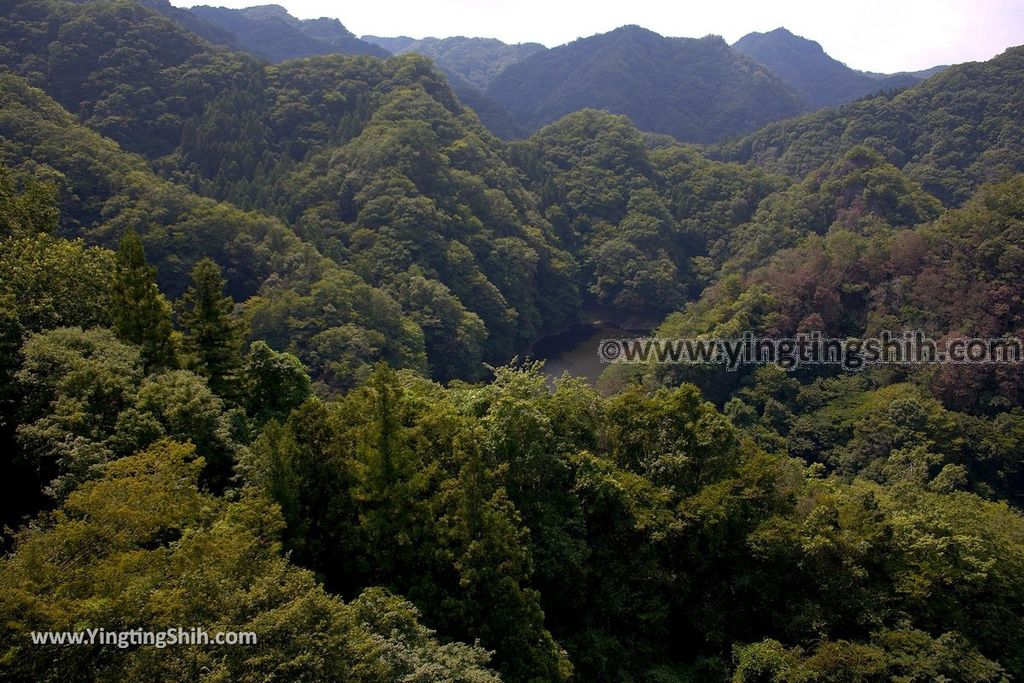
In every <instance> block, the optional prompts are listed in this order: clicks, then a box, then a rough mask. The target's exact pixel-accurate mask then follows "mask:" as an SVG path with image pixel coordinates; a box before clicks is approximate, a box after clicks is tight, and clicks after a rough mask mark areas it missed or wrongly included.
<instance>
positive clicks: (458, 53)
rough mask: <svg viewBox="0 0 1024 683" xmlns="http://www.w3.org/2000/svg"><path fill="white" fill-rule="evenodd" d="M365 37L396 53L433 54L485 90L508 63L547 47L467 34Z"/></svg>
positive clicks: (444, 65)
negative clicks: (452, 35)
mask: <svg viewBox="0 0 1024 683" xmlns="http://www.w3.org/2000/svg"><path fill="white" fill-rule="evenodd" d="M363 40H366V41H368V42H371V43H374V44H375V45H379V46H381V47H383V48H384V49H385V50H388V51H389V52H391V53H393V54H396V55H397V54H404V53H406V52H415V53H417V54H421V55H424V56H426V57H430V58H431V59H433V60H434V63H435V64H437V66H438V68H439V69H441V70H442V71H444V72H445V73H448V74H452V73H455V74H458V75H459V76H461V77H462V78H464V79H465V80H466V81H468V82H469V83H472V84H473V85H474V86H476V87H477V88H480V89H481V90H485V89H486V88H487V86H488V85H490V83H491V81H492V80H494V77H495V76H497V75H498V74H499V73H501V72H502V71H503V70H504V69H505V68H506V67H508V66H510V65H512V64H515V63H516V62H519V61H522V60H523V59H526V58H527V57H529V56H530V55H533V54H536V53H538V52H543V51H545V50H547V48H546V47H544V46H543V45H541V44H540V43H518V44H516V45H508V44H506V43H503V42H501V41H500V40H497V39H494V38H466V37H465V36H454V37H451V38H423V39H421V40H417V39H415V38H408V37H406V36H400V37H397V38H381V37H378V36H363Z"/></svg>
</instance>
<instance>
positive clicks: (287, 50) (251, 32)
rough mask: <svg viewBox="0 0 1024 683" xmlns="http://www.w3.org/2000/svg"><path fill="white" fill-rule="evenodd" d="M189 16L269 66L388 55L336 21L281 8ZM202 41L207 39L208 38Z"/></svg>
mask: <svg viewBox="0 0 1024 683" xmlns="http://www.w3.org/2000/svg"><path fill="white" fill-rule="evenodd" d="M188 12H190V13H191V14H192V15H193V16H195V17H197V18H199V20H201V21H203V22H205V23H207V24H209V25H212V26H216V27H217V28H219V29H221V30H223V31H226V32H227V33H229V34H230V35H231V36H232V38H233V39H234V40H233V43H231V45H232V46H234V47H237V48H239V49H242V50H246V51H247V52H251V53H253V54H254V55H257V56H259V57H262V58H264V59H266V60H269V61H271V62H280V61H284V60H285V59H294V58H296V57H311V56H313V55H326V54H335V53H337V54H346V55H371V56H373V57H387V56H388V55H389V53H388V51H387V50H384V49H381V48H379V47H377V46H376V45H373V44H371V43H367V42H366V41H363V40H360V39H359V38H357V37H356V36H355V35H354V34H353V33H352V32H351V31H349V30H348V29H347V28H345V27H344V26H343V25H342V23H341V22H340V21H338V20H337V19H327V18H321V19H296V18H295V17H293V16H291V15H290V14H288V11H287V10H286V9H285V8H284V7H281V6H280V5H258V6H255V7H247V8H245V9H228V8H227V7H208V6H205V5H196V6H194V7H191V8H190V9H189V10H188ZM170 16H171V17H172V18H174V19H177V18H178V17H177V16H175V15H170ZM188 28H191V27H188ZM203 37H204V38H207V39H210V37H209V36H203Z"/></svg>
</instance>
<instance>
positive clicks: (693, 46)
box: [487, 26, 805, 142]
mask: <svg viewBox="0 0 1024 683" xmlns="http://www.w3.org/2000/svg"><path fill="white" fill-rule="evenodd" d="M487 93H488V94H489V95H491V96H492V97H493V98H494V99H496V100H497V101H498V102H500V103H501V104H503V105H504V106H505V107H506V108H507V109H508V110H509V111H510V112H512V114H513V116H515V117H516V118H517V119H519V120H521V121H522V122H523V123H524V124H525V125H526V126H527V127H528V128H529V129H531V130H535V129H537V128H539V127H540V126H542V125H544V124H546V123H550V122H552V121H554V120H555V119H558V118H560V117H561V116H564V115H565V114H569V113H571V112H573V111H576V110H578V109H581V108H583V107H594V108H600V109H607V110H609V111H611V112H612V113H616V114H626V115H628V116H629V117H630V118H631V119H632V120H633V121H634V122H635V123H636V124H637V125H638V126H639V127H640V128H642V129H644V130H649V131H654V132H657V133H667V134H669V135H672V136H674V137H676V139H678V140H683V141H686V142H712V141H715V140H720V139H722V138H725V137H728V136H730V135H736V134H739V133H743V132H747V131H751V130H754V129H756V128H758V127H759V126H761V125H764V124H765V123H768V122H769V121H774V120H778V119H781V118H786V117H788V116H793V115H795V114H798V113H801V112H802V111H804V110H805V105H804V104H803V103H802V101H801V100H800V98H799V97H798V96H797V95H796V93H794V92H793V91H792V90H791V89H790V88H789V87H788V86H786V85H785V84H784V83H783V82H782V81H780V80H779V79H778V78H777V77H776V76H774V75H773V74H772V73H771V72H770V71H768V70H767V69H765V68H764V67H762V66H761V65H760V64H758V63H756V62H754V61H753V60H750V59H749V58H747V57H744V56H742V55H740V54H738V53H736V52H734V51H732V50H730V49H729V46H728V45H726V44H725V41H723V40H722V39H721V38H718V37H713V36H709V37H707V38H702V39H699V40H697V39H692V38H664V37H662V36H659V35H658V34H656V33H653V32H651V31H647V30H646V29H642V28H640V27H638V26H625V27H622V28H619V29H616V30H614V31H611V32H609V33H604V34H600V35H597V36H592V37H590V38H582V39H580V40H576V41H574V42H572V43H569V44H568V45H563V46H561V47H558V48H554V49H552V50H548V51H545V52H540V53H537V54H535V55H533V56H531V57H528V58H526V59H524V60H522V61H520V62H518V63H516V64H513V65H511V66H509V67H508V68H506V69H505V70H504V71H503V72H502V73H500V74H499V75H498V76H497V77H495V79H494V80H493V81H491V84H490V86H489V87H488V89H487Z"/></svg>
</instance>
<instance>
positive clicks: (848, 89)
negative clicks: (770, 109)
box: [732, 28, 930, 108]
mask: <svg viewBox="0 0 1024 683" xmlns="http://www.w3.org/2000/svg"><path fill="white" fill-rule="evenodd" d="M732 48H733V49H734V50H736V51H738V52H742V53H743V54H745V55H748V56H750V57H753V58H754V59H756V60H757V61H759V62H761V63H762V64H764V65H765V66H766V67H768V68H769V69H771V70H772V72H773V73H775V75H776V76H778V77H779V78H781V79H782V80H783V81H784V82H785V83H786V84H787V85H789V86H791V87H792V88H793V89H794V90H796V91H797V92H798V93H800V95H801V96H803V98H804V99H805V100H807V102H809V103H810V104H811V105H813V106H814V107H815V108H817V107H829V106H834V105H837V104H842V103H844V102H850V101H852V100H855V99H857V98H860V97H863V96H865V95H871V94H873V93H877V92H881V91H884V90H894V89H898V88H906V87H908V86H913V85H917V84H918V83H920V82H921V80H923V77H922V76H918V75H914V74H893V75H885V74H868V73H864V72H862V71H855V70H854V69H851V68H850V67H848V66H846V65H845V64H843V63H842V62H840V61H838V60H836V59H833V58H832V57H829V56H828V55H827V54H825V51H824V50H823V49H822V48H821V45H819V44H818V43H816V42H814V41H813V40H808V39H806V38H802V37H800V36H797V35H793V34H792V33H790V32H789V31H787V30H786V29H785V28H777V29H775V30H774V31H768V32H767V33H748V34H747V35H745V36H743V37H742V38H740V39H739V40H737V41H736V42H735V43H733V45H732ZM929 75H930V74H929Z"/></svg>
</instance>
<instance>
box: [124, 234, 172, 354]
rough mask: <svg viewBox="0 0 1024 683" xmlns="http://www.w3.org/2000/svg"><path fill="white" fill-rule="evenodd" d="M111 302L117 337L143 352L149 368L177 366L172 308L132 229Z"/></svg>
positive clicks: (125, 246)
mask: <svg viewBox="0 0 1024 683" xmlns="http://www.w3.org/2000/svg"><path fill="white" fill-rule="evenodd" d="M111 299H112V310H111V318H112V319H113V323H114V330H115V331H116V332H117V336H118V337H120V338H121V339H123V340H125V341H128V342H131V343H133V344H137V345H138V346H139V347H140V348H141V349H142V359H143V361H144V362H145V364H146V367H147V368H154V367H157V368H159V367H165V368H167V367H174V366H176V365H177V363H176V359H175V349H174V341H173V337H172V333H173V331H174V328H173V326H172V325H171V306H170V304H169V303H168V302H167V300H166V299H165V298H164V297H163V295H162V294H160V289H159V288H158V287H157V284H156V269H155V268H153V267H151V266H150V265H149V264H148V263H147V262H146V255H145V252H144V251H143V248H142V240H141V239H140V238H139V235H138V233H137V232H135V231H134V230H131V229H129V230H128V231H127V232H126V233H125V234H124V237H122V238H121V244H120V247H119V248H118V250H117V261H116V268H115V272H114V286H113V291H112V296H111Z"/></svg>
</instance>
